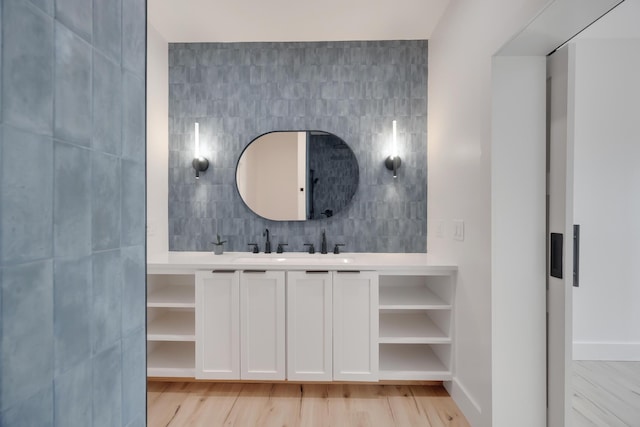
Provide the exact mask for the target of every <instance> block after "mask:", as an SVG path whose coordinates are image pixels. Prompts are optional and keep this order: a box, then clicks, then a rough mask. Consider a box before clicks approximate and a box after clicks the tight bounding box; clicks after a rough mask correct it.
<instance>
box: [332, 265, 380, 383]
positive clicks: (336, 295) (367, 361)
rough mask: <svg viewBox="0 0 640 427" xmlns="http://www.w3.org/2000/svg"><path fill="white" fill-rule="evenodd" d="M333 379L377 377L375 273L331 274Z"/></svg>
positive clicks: (373, 379)
mask: <svg viewBox="0 0 640 427" xmlns="http://www.w3.org/2000/svg"><path fill="white" fill-rule="evenodd" d="M333 379H334V380H337V381H377V380H378V275H377V273H375V272H371V271H367V272H334V273H333Z"/></svg>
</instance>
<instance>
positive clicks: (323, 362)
mask: <svg viewBox="0 0 640 427" xmlns="http://www.w3.org/2000/svg"><path fill="white" fill-rule="evenodd" d="M332 282H333V281H332V277H331V273H329V272H304V271H290V272H288V273H287V378H288V379H290V380H302V381H331V379H332V377H333V371H332V359H333V350H332V347H333V346H332V331H331V328H332V321H331V320H332V316H333V313H332Z"/></svg>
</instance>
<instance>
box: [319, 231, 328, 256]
mask: <svg viewBox="0 0 640 427" xmlns="http://www.w3.org/2000/svg"><path fill="white" fill-rule="evenodd" d="M320 253H322V254H326V253H327V235H326V233H325V232H324V230H322V244H321V245H320Z"/></svg>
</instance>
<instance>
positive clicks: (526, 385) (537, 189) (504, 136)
mask: <svg viewBox="0 0 640 427" xmlns="http://www.w3.org/2000/svg"><path fill="white" fill-rule="evenodd" d="M546 79H547V61H546V58H545V57H544V56H533V57H518V56H508V57H504V56H500V57H496V58H494V62H493V100H492V103H493V106H492V112H493V115H492V118H491V119H492V146H491V154H492V157H491V211H492V212H491V254H492V258H491V274H492V277H491V281H492V287H491V307H492V310H491V311H492V319H491V322H492V328H491V329H492V350H491V351H492V368H491V370H492V390H493V396H492V399H493V401H492V404H493V408H494V409H493V422H492V425H493V426H513V425H518V426H523V425H530V426H542V425H544V424H545V422H546V389H547V387H546V375H545V373H546V368H547V367H546V363H545V360H546V316H545V310H544V307H545V304H546V299H545V297H546V292H545V286H544V283H545V265H546V264H545V244H546V241H545V231H546V221H545V216H546V215H545V213H546V208H545V206H546V197H545V195H546V191H545V190H546V181H545V175H544V170H545V166H546V144H545V140H546V135H545V127H546V124H545V122H546V108H545V104H546V93H545V90H544V88H545V86H546ZM524 99H527V100H529V102H526V103H523V102H522V100H524ZM513 105H518V106H519V108H513ZM516 387H517V388H519V389H520V390H519V391H518V393H517V398H514V388H516ZM524 420H526V421H524Z"/></svg>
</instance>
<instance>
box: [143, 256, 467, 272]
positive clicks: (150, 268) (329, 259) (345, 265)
mask: <svg viewBox="0 0 640 427" xmlns="http://www.w3.org/2000/svg"><path fill="white" fill-rule="evenodd" d="M209 269H211V270H215V269H218V270H225V269H226V270H230V269H238V270H239V269H260V270H310V269H313V270H376V271H394V272H407V273H412V272H415V273H421V274H429V273H431V274H450V273H453V272H455V271H457V269H458V267H457V266H456V265H454V264H453V263H449V262H443V261H442V260H438V259H436V258H435V257H433V256H431V255H428V254H424V253H409V254H407V253H360V252H344V253H341V254H339V255H334V254H333V253H329V254H325V255H323V254H320V253H315V254H308V253H304V252H285V253H282V254H276V253H271V254H264V253H259V254H253V253H250V252H225V253H224V254H222V255H214V254H213V252H167V253H165V254H149V256H148V258H147V272H148V273H151V274H153V273H156V274H170V273H176V274H186V273H192V272H193V271H195V270H209Z"/></svg>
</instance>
